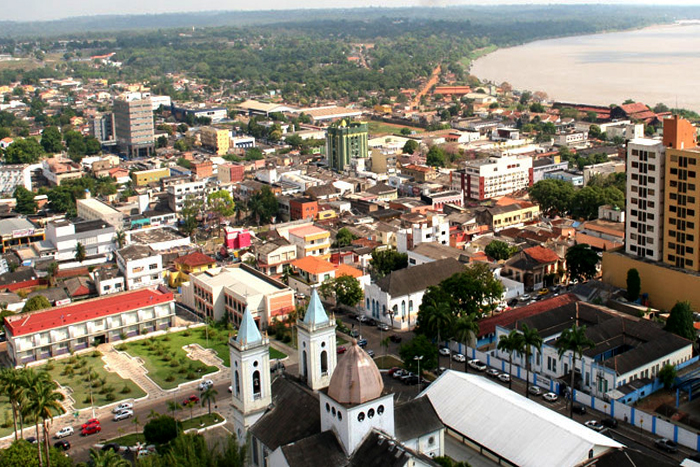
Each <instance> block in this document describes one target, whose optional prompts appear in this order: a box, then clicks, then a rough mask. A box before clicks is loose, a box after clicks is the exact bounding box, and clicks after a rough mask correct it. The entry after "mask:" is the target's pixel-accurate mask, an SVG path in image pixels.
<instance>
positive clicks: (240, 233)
mask: <svg viewBox="0 0 700 467" xmlns="http://www.w3.org/2000/svg"><path fill="white" fill-rule="evenodd" d="M249 246H250V231H249V230H248V229H245V228H242V227H238V228H234V227H230V226H228V225H227V226H226V227H224V247H226V248H227V249H229V250H241V249H243V248H248V247H249Z"/></svg>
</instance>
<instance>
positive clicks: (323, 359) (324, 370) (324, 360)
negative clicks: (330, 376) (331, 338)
mask: <svg viewBox="0 0 700 467" xmlns="http://www.w3.org/2000/svg"><path fill="white" fill-rule="evenodd" d="M327 373H328V352H326V351H325V350H324V351H323V352H321V374H323V375H325V374H327Z"/></svg>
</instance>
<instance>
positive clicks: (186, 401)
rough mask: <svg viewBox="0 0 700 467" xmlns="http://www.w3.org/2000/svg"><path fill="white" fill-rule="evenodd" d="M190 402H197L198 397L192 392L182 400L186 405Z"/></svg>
mask: <svg viewBox="0 0 700 467" xmlns="http://www.w3.org/2000/svg"><path fill="white" fill-rule="evenodd" d="M190 402H194V403H195V404H196V403H197V402H199V397H197V396H195V395H194V394H192V395H191V396H190V397H188V398H187V399H185V400H184V401H182V405H187V404H189V403H190Z"/></svg>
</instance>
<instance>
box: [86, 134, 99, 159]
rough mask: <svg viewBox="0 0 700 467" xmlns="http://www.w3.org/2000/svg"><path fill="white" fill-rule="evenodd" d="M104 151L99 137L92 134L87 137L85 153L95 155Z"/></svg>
mask: <svg viewBox="0 0 700 467" xmlns="http://www.w3.org/2000/svg"><path fill="white" fill-rule="evenodd" d="M100 151H102V145H101V144H100V142H99V140H98V139H97V138H94V137H92V136H86V137H85V154H87V155H88V156H94V155H95V154H99V153H100Z"/></svg>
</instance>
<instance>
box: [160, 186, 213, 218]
mask: <svg viewBox="0 0 700 467" xmlns="http://www.w3.org/2000/svg"><path fill="white" fill-rule="evenodd" d="M206 186H207V184H206V182H204V181H202V180H198V181H196V182H186V183H178V184H176V185H171V186H169V187H168V188H167V191H166V192H167V196H168V207H169V208H170V209H171V210H173V211H174V212H180V211H182V208H183V207H185V200H187V199H188V198H194V199H202V198H203V197H204V194H205V189H206Z"/></svg>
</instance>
